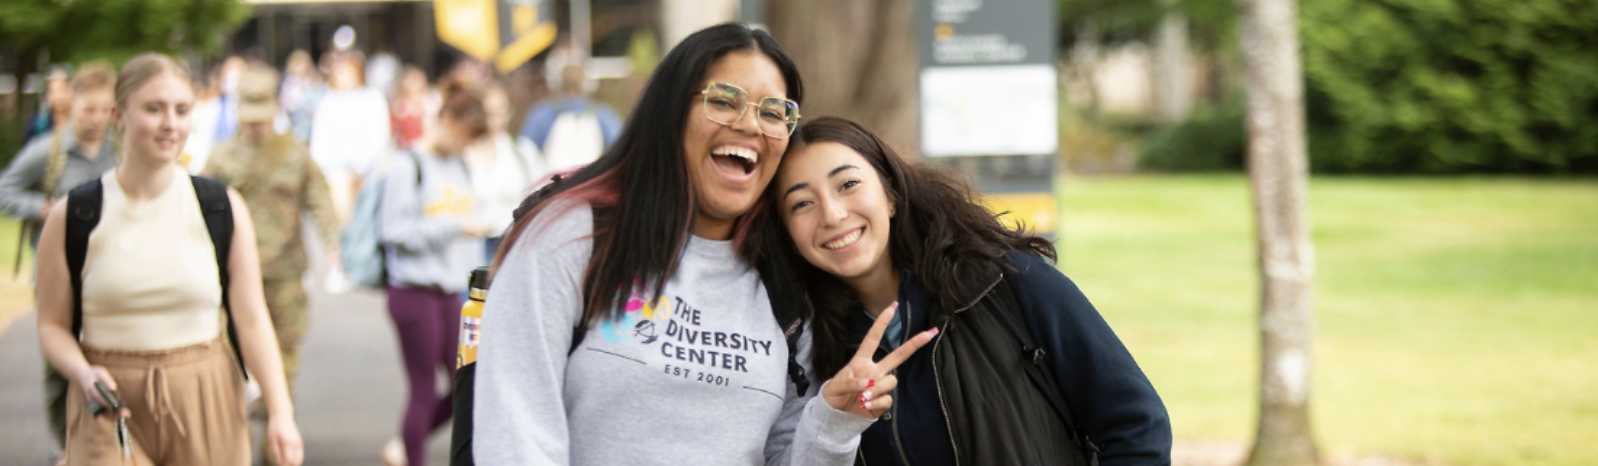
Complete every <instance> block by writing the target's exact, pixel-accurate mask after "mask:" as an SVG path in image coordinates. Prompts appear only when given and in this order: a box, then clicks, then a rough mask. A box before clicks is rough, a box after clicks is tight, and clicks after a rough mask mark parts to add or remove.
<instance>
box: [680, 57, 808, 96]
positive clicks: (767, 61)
mask: <svg viewBox="0 0 1598 466" xmlns="http://www.w3.org/2000/svg"><path fill="white" fill-rule="evenodd" d="M712 82H721V83H727V84H731V85H734V86H738V87H741V88H743V89H744V90H745V91H748V92H749V94H750V95H751V96H759V97H765V96H783V97H787V95H788V84H787V82H786V81H783V79H782V69H781V68H778V67H777V62H775V61H772V60H771V57H767V56H766V54H764V53H760V52H757V51H755V50H753V49H751V50H739V51H736V52H732V53H728V54H726V55H723V56H722V57H721V58H717V59H716V61H715V62H712V63H711V64H710V68H709V69H707V70H705V76H704V79H702V80H701V82H700V83H699V86H700V87H701V88H702V87H704V86H706V85H709V84H710V83H712ZM695 91H698V90H697V89H696V90H695Z"/></svg>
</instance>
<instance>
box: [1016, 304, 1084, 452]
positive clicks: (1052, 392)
mask: <svg viewBox="0 0 1598 466" xmlns="http://www.w3.org/2000/svg"><path fill="white" fill-rule="evenodd" d="M1001 279H1002V280H1005V286H1001V287H994V290H993V292H992V293H991V294H990V295H989V297H990V298H992V299H994V301H995V302H994V305H993V306H991V307H990V309H993V310H994V312H993V317H994V318H995V320H998V321H999V324H1000V326H1002V327H1004V330H1005V331H1007V332H1009V333H1010V336H1012V337H1015V339H1016V341H1017V342H1018V343H1019V344H1020V345H1019V346H1020V347H1021V349H1020V351H1021V355H1022V357H1023V358H1025V359H1026V361H1028V362H1030V364H1022V366H1023V368H1024V369H1023V370H1025V371H1026V377H1027V378H1028V379H1030V380H1031V381H1032V384H1033V386H1036V387H1038V391H1040V392H1042V393H1043V396H1044V398H1046V399H1047V400H1048V402H1049V404H1050V405H1051V406H1052V407H1053V408H1054V411H1055V413H1056V414H1058V415H1059V416H1060V420H1061V421H1062V422H1064V423H1065V427H1066V428H1067V429H1070V431H1071V433H1072V435H1075V436H1076V437H1077V438H1076V439H1075V440H1076V441H1078V442H1079V443H1080V445H1081V447H1082V448H1083V449H1084V453H1085V454H1088V455H1091V456H1095V457H1096V455H1097V454H1098V447H1097V446H1096V445H1094V444H1093V442H1092V441H1091V440H1090V439H1088V438H1086V436H1084V435H1083V434H1082V431H1081V430H1078V429H1077V426H1076V419H1075V418H1073V417H1072V415H1071V405H1070V404H1069V402H1067V401H1066V399H1065V392H1064V391H1063V390H1062V389H1061V388H1060V383H1059V381H1058V379H1056V378H1055V377H1056V374H1055V373H1054V371H1052V370H1049V366H1048V365H1047V361H1048V356H1049V353H1048V352H1047V351H1044V350H1043V348H1042V347H1041V346H1038V344H1037V343H1036V342H1035V341H1034V340H1033V339H1032V334H1031V332H1028V331H1026V330H1025V329H1026V326H1025V325H1024V324H1023V323H1024V322H1025V319H1024V317H1023V316H1022V315H1021V313H1022V311H1021V303H1020V302H1019V301H1018V300H1016V298H1015V291H1014V290H1012V289H1011V286H1012V284H1011V283H1012V282H1010V281H1009V277H1007V276H1006V277H1002V278H1001Z"/></svg>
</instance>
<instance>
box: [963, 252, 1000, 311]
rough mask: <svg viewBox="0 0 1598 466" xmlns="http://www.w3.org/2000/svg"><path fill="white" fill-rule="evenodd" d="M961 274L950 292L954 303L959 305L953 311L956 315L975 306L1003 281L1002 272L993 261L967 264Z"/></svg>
mask: <svg viewBox="0 0 1598 466" xmlns="http://www.w3.org/2000/svg"><path fill="white" fill-rule="evenodd" d="M961 272H962V273H960V274H959V279H958V281H957V283H955V287H954V290H952V291H953V292H954V297H955V302H958V303H960V307H957V308H955V309H954V312H955V313H956V314H958V313H961V312H965V310H966V309H970V308H971V306H975V305H976V304H977V301H980V300H981V299H982V297H983V296H987V295H988V292H990V291H993V287H995V286H998V284H999V281H1000V280H1003V279H1004V271H1003V270H1000V269H999V266H998V264H996V263H994V262H993V261H980V262H976V263H972V264H967V265H966V266H965V268H964V269H963V270H962V271H961Z"/></svg>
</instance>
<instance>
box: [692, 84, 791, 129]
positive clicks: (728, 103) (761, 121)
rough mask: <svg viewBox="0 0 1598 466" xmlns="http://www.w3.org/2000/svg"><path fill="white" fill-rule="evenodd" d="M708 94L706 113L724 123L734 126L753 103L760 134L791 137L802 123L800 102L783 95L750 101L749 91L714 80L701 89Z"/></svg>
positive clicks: (705, 96)
mask: <svg viewBox="0 0 1598 466" xmlns="http://www.w3.org/2000/svg"><path fill="white" fill-rule="evenodd" d="M699 93H700V94H701V95H703V96H704V105H705V117H706V118H709V119H710V121H714V122H716V123H719V124H721V125H723V126H732V125H733V124H734V123H737V122H738V121H739V120H742V119H743V117H744V115H745V114H746V113H749V112H748V110H749V107H754V108H755V126H757V127H759V128H760V134H764V135H766V137H770V138H775V139H788V136H789V135H792V134H793V130H794V129H795V128H798V127H799V103H798V102H794V101H792V100H788V99H784V98H780V97H766V98H763V99H760V101H759V102H750V101H749V92H747V91H744V90H743V88H741V87H738V86H734V85H732V84H727V83H720V82H713V83H710V85H707V86H705V90H703V91H699Z"/></svg>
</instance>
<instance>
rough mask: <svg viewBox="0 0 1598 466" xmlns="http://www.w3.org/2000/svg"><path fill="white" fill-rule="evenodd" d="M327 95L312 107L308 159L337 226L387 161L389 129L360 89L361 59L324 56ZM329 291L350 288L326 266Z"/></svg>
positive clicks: (382, 109)
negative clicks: (367, 178)
mask: <svg viewBox="0 0 1598 466" xmlns="http://www.w3.org/2000/svg"><path fill="white" fill-rule="evenodd" d="M329 53H330V54H331V55H330V57H329V58H328V68H329V73H328V74H329V76H330V77H329V79H328V90H327V93H326V94H324V95H323V96H322V99H321V102H319V103H318V104H317V106H316V116H315V117H314V118H313V119H312V120H311V143H310V145H311V158H312V159H314V160H316V164H317V165H318V166H320V167H321V168H322V174H323V175H324V176H325V177H326V178H327V184H328V188H329V189H328V192H329V194H331V195H332V198H333V211H334V212H337V213H338V218H339V227H340V228H342V227H343V225H344V224H345V223H348V222H349V220H350V213H351V209H352V208H353V207H354V203H355V193H358V192H360V189H361V181H362V179H363V177H365V176H366V174H367V172H368V171H370V170H372V169H373V167H374V166H376V165H378V164H379V163H381V162H382V161H383V160H385V159H387V157H388V155H389V153H390V151H391V150H392V148H393V139H392V138H393V136H392V134H391V133H390V127H389V112H388V99H387V98H385V97H383V93H381V92H378V91H377V90H375V89H372V88H369V87H366V85H365V84H364V81H363V80H362V78H361V73H362V72H364V70H365V59H364V58H363V57H362V56H361V54H360V53H359V52H329ZM323 286H324V287H325V289H326V290H327V291H328V292H331V293H342V292H344V291H346V290H348V289H349V288H350V283H349V279H347V278H345V276H344V272H343V269H342V266H341V265H340V264H339V263H338V262H334V263H331V264H329V267H328V272H327V278H326V281H325V283H324V284H323Z"/></svg>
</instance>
